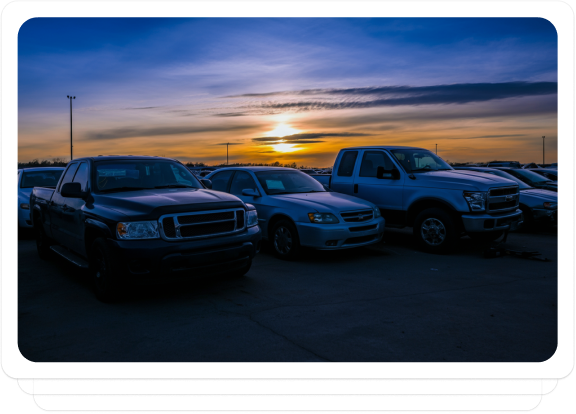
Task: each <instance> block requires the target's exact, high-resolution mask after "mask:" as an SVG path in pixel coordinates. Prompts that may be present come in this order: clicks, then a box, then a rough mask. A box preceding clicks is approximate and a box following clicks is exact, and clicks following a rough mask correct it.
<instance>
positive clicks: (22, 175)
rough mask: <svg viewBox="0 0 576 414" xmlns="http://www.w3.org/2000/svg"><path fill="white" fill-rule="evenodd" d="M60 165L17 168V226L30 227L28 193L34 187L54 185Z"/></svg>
mask: <svg viewBox="0 0 576 414" xmlns="http://www.w3.org/2000/svg"><path fill="white" fill-rule="evenodd" d="M63 172H64V168H62V167H37V168H26V169H23V170H18V226H19V227H21V228H32V222H31V221H30V194H31V193H32V189H33V188H34V187H56V184H57V183H58V180H59V179H60V176H61V175H62V173H63Z"/></svg>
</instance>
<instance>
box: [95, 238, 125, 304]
mask: <svg viewBox="0 0 576 414" xmlns="http://www.w3.org/2000/svg"><path fill="white" fill-rule="evenodd" d="M90 270H91V274H92V275H91V277H92V287H93V289H94V295H95V296H96V298H97V299H98V300H99V301H101V302H104V303H110V302H114V301H116V300H118V299H119V298H120V294H121V293H122V286H121V284H120V272H119V266H118V259H117V257H116V255H115V254H114V252H113V251H112V249H110V247H109V246H108V244H107V243H106V240H105V239H103V238H98V239H96V240H94V243H93V244H92V248H91V250H90Z"/></svg>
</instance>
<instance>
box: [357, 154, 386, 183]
mask: <svg viewBox="0 0 576 414" xmlns="http://www.w3.org/2000/svg"><path fill="white" fill-rule="evenodd" d="M378 167H384V169H385V170H386V171H390V170H392V169H393V168H394V164H392V160H391V159H390V157H388V155H386V154H385V153H384V152H382V151H366V152H364V156H363V157H362V165H360V177H373V178H376V172H377V171H378ZM384 178H392V173H391V172H386V173H384Z"/></svg>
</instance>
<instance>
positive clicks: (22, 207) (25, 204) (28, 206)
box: [20, 203, 30, 210]
mask: <svg viewBox="0 0 576 414" xmlns="http://www.w3.org/2000/svg"><path fill="white" fill-rule="evenodd" d="M20 208H21V209H22V210H30V204H28V203H22V204H20Z"/></svg>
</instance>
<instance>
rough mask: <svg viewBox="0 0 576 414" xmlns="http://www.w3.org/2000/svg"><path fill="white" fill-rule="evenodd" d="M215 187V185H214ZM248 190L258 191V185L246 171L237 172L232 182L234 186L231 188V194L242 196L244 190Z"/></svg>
mask: <svg viewBox="0 0 576 414" xmlns="http://www.w3.org/2000/svg"><path fill="white" fill-rule="evenodd" d="M212 185H214V183H212ZM246 188H251V189H253V190H255V191H258V189H257V188H256V183H255V182H254V180H253V179H252V177H251V176H250V174H248V173H247V172H245V171H237V172H236V175H235V176H234V179H233V180H232V185H231V186H230V194H234V195H242V190H244V189H246Z"/></svg>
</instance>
